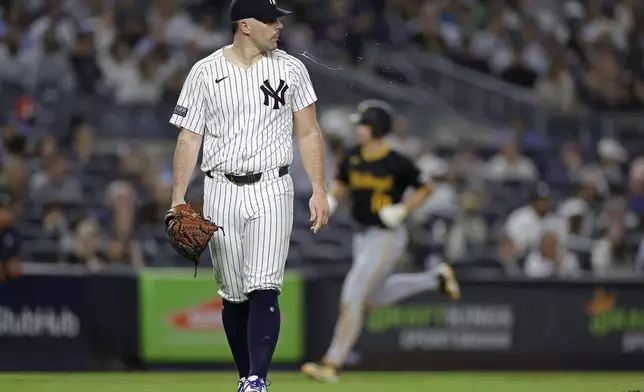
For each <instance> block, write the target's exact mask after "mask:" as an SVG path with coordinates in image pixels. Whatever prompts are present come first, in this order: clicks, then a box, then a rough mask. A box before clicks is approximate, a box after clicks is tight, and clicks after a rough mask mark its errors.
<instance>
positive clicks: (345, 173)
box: [337, 147, 423, 227]
mask: <svg viewBox="0 0 644 392" xmlns="http://www.w3.org/2000/svg"><path fill="white" fill-rule="evenodd" d="M365 158H366V157H365V156H364V155H363V154H362V153H361V149H360V147H356V148H353V149H351V150H350V151H349V153H348V154H347V156H346V157H345V158H344V159H343V160H342V162H341V164H340V170H339V172H338V176H337V180H338V181H340V182H342V183H343V184H345V185H346V186H347V187H348V188H349V192H350V200H351V203H352V215H353V219H354V220H355V221H356V222H357V223H359V224H361V225H363V226H377V227H385V226H384V225H383V224H382V222H381V221H380V217H379V216H378V212H379V211H380V209H381V208H382V207H384V206H386V205H389V204H396V203H400V202H401V201H402V197H403V194H404V193H405V191H406V190H407V188H408V187H414V188H419V187H421V186H423V184H422V183H421V181H420V179H419V177H420V170H418V168H417V167H416V165H415V164H414V163H413V162H412V161H411V160H409V159H408V158H407V157H405V156H403V155H401V154H399V153H397V152H395V151H392V150H390V149H388V148H387V149H386V150H385V151H383V153H382V154H379V156H376V157H370V158H369V159H365Z"/></svg>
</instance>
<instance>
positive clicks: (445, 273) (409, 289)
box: [369, 263, 459, 308]
mask: <svg viewBox="0 0 644 392" xmlns="http://www.w3.org/2000/svg"><path fill="white" fill-rule="evenodd" d="M431 290H439V291H441V292H443V293H445V295H447V296H448V297H449V298H450V299H452V300H456V299H458V298H459V287H458V283H457V282H456V279H455V278H454V273H453V271H452V269H451V267H450V266H449V265H447V264H445V263H441V264H439V265H438V266H436V267H435V268H433V269H431V270H429V271H423V272H417V273H399V274H393V275H391V276H389V277H387V279H385V281H384V282H383V284H382V285H381V286H380V287H379V288H378V289H377V290H376V291H375V292H374V293H373V295H372V296H371V298H370V300H369V306H370V307H371V308H373V307H378V306H388V305H391V304H393V303H396V302H398V301H400V300H403V299H405V298H409V297H411V296H413V295H416V294H419V293H422V292H425V291H431Z"/></svg>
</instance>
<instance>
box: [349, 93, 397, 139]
mask: <svg viewBox="0 0 644 392" xmlns="http://www.w3.org/2000/svg"><path fill="white" fill-rule="evenodd" d="M393 112H394V111H393V108H392V107H391V105H389V104H388V103H387V102H384V101H380V100H377V99H368V100H366V101H362V102H360V104H358V112H357V113H354V114H353V115H352V117H351V119H352V121H353V123H355V124H361V125H367V126H369V127H371V135H372V136H373V137H374V138H377V139H379V138H381V137H383V136H385V135H387V134H388V133H389V132H390V131H391V127H392V124H393Z"/></svg>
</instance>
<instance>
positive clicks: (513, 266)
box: [496, 234, 523, 277]
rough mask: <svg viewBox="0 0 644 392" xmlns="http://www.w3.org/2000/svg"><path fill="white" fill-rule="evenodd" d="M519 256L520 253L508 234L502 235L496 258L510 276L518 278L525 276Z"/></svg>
mask: <svg viewBox="0 0 644 392" xmlns="http://www.w3.org/2000/svg"><path fill="white" fill-rule="evenodd" d="M518 255H519V252H518V251H517V249H516V247H515V246H514V242H513V241H512V238H510V236H509V235H506V234H503V235H501V238H500V239H499V243H498V249H497V255H496V256H497V259H498V260H499V262H500V263H501V267H502V268H503V270H504V271H505V273H506V274H507V275H508V276H513V277H518V276H521V275H523V273H522V270H521V262H520V259H519V256H518Z"/></svg>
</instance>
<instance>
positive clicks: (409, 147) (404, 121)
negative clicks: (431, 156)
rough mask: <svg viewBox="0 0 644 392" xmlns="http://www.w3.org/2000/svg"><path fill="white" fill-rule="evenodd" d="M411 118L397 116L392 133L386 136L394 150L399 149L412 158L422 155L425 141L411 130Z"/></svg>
mask: <svg viewBox="0 0 644 392" xmlns="http://www.w3.org/2000/svg"><path fill="white" fill-rule="evenodd" d="M409 128H410V124H409V119H408V118H407V117H405V116H403V115H399V116H396V118H395V120H394V123H393V129H392V133H391V134H389V135H387V136H386V137H385V141H386V142H387V144H389V146H391V148H392V149H393V150H394V151H397V152H399V153H401V154H403V155H405V156H406V157H408V158H409V159H411V160H416V159H418V158H419V157H420V154H421V152H422V148H423V141H422V140H421V139H420V138H418V137H416V136H414V135H412V134H411V132H410V129H409Z"/></svg>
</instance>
